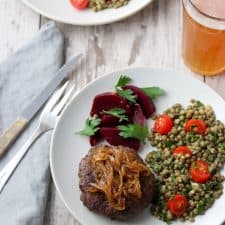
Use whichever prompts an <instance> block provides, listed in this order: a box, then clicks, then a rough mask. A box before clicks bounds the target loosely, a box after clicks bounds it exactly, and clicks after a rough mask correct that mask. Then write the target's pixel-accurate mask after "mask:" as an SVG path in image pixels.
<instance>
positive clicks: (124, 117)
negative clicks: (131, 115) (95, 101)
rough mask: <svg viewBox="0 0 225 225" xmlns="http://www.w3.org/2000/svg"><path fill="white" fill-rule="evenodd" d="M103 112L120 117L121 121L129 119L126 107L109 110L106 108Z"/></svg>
mask: <svg viewBox="0 0 225 225" xmlns="http://www.w3.org/2000/svg"><path fill="white" fill-rule="evenodd" d="M103 112H104V113H106V114H108V115H111V116H114V117H117V118H119V122H122V121H123V120H125V121H128V116H127V115H125V113H126V111H125V110H124V109H121V108H113V109H110V110H108V111H105V110H104V111H103Z"/></svg>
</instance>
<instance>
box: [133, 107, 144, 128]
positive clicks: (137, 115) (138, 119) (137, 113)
mask: <svg viewBox="0 0 225 225" xmlns="http://www.w3.org/2000/svg"><path fill="white" fill-rule="evenodd" d="M133 123H138V124H140V125H141V126H144V125H145V115H144V113H143V111H142V108H141V106H140V105H138V104H136V105H135V106H134V116H133Z"/></svg>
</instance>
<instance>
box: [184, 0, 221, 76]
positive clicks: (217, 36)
mask: <svg viewBox="0 0 225 225" xmlns="http://www.w3.org/2000/svg"><path fill="white" fill-rule="evenodd" d="M183 59H184V62H185V64H186V65H187V66H188V67H189V68H190V69H191V70H192V71H194V72H196V73H199V74H202V75H207V76H211V75H216V74H219V73H221V72H222V71H224V70H225V0H183Z"/></svg>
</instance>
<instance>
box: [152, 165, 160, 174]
mask: <svg viewBox="0 0 225 225" xmlns="http://www.w3.org/2000/svg"><path fill="white" fill-rule="evenodd" d="M150 168H151V169H153V170H154V172H156V173H158V172H160V170H161V169H162V165H161V164H158V163H152V164H150Z"/></svg>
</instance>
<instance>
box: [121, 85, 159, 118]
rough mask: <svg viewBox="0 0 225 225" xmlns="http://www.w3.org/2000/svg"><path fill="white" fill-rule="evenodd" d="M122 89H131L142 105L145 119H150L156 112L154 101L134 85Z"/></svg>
mask: <svg viewBox="0 0 225 225" xmlns="http://www.w3.org/2000/svg"><path fill="white" fill-rule="evenodd" d="M122 89H124V90H127V89H130V90H132V91H133V92H134V94H135V95H136V96H137V102H138V103H139V104H140V106H141V108H142V110H143V113H144V115H145V117H146V118H147V119H148V118H149V117H150V116H151V115H152V114H153V113H154V112H155V105H154V103H153V101H152V99H151V98H150V97H149V96H147V95H146V94H145V93H144V91H142V90H141V89H140V88H138V87H136V86H134V85H126V86H123V87H122Z"/></svg>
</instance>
